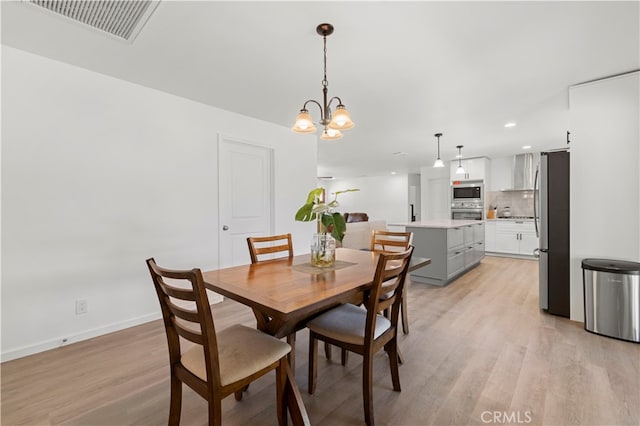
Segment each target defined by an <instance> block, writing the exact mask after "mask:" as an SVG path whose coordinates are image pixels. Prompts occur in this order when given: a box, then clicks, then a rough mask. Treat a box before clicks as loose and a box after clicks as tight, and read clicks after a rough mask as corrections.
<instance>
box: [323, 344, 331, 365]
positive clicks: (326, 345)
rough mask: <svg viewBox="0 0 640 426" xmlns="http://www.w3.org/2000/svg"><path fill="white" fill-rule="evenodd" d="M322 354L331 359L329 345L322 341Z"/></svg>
mask: <svg viewBox="0 0 640 426" xmlns="http://www.w3.org/2000/svg"><path fill="white" fill-rule="evenodd" d="M324 356H325V357H326V358H327V359H328V360H329V361H331V345H330V344H328V343H327V342H324Z"/></svg>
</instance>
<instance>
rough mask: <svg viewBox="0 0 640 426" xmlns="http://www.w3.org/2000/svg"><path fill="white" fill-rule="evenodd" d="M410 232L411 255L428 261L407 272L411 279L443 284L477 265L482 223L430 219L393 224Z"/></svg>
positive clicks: (482, 249) (481, 242)
mask: <svg viewBox="0 0 640 426" xmlns="http://www.w3.org/2000/svg"><path fill="white" fill-rule="evenodd" d="M393 225H394V226H404V227H405V229H406V230H407V231H409V232H413V242H412V244H413V245H414V247H415V249H414V255H415V256H419V257H427V258H429V259H431V264H430V265H429V266H425V267H423V268H420V269H417V270H415V271H413V272H412V273H411V281H413V282H417V283H423V284H431V285H437V286H444V285H447V284H448V283H450V282H451V281H453V280H455V279H456V278H458V277H459V276H461V275H463V274H465V273H466V272H468V271H469V270H470V269H472V268H474V267H476V266H478V265H479V264H480V261H481V260H482V259H483V258H484V222H483V221H478V220H431V221H421V222H409V223H402V224H393Z"/></svg>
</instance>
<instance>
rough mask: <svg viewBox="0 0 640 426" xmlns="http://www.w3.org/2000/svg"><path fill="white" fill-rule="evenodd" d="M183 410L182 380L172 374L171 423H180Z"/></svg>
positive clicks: (171, 425)
mask: <svg viewBox="0 0 640 426" xmlns="http://www.w3.org/2000/svg"><path fill="white" fill-rule="evenodd" d="M181 411H182V382H181V381H180V380H178V378H177V377H175V376H173V375H171V403H170V405H169V425H170V426H177V425H179V424H180V412H181Z"/></svg>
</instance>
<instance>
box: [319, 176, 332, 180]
mask: <svg viewBox="0 0 640 426" xmlns="http://www.w3.org/2000/svg"><path fill="white" fill-rule="evenodd" d="M318 179H319V180H334V179H335V178H334V177H333V176H318Z"/></svg>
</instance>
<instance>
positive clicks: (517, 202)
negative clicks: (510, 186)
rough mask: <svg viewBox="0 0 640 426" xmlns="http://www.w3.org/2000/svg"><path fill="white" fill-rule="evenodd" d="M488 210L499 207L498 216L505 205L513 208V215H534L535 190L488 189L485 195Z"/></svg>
mask: <svg viewBox="0 0 640 426" xmlns="http://www.w3.org/2000/svg"><path fill="white" fill-rule="evenodd" d="M484 205H485V208H486V209H487V210H489V209H492V208H494V207H496V206H497V207H498V216H501V215H502V211H503V209H504V208H505V207H507V206H508V207H510V208H511V216H531V217H533V191H532V190H522V191H488V192H487V193H486V197H485V203H484Z"/></svg>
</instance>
